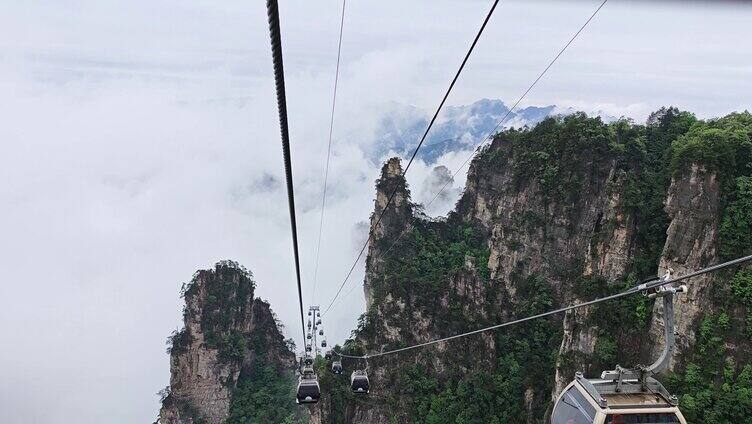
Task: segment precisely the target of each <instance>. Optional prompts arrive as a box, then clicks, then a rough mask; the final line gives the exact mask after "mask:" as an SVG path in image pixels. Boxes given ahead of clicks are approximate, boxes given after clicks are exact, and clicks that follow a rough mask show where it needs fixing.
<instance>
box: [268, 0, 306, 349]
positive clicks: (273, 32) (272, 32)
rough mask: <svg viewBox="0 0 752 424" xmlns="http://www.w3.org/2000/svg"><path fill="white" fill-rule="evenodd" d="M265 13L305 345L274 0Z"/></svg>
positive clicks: (293, 195)
mask: <svg viewBox="0 0 752 424" xmlns="http://www.w3.org/2000/svg"><path fill="white" fill-rule="evenodd" d="M266 12H267V16H268V18H269V37H270V38H271V45H272V60H273V63H274V84H275V87H276V91H277V108H278V109H279V131H280V135H281V137H282V156H283V160H284V163H285V179H286V180H287V205H288V208H289V209H290V229H291V231H292V249H293V256H294V258H295V277H296V279H297V283H298V302H299V303H300V325H301V328H302V330H303V343H305V336H306V327H305V317H304V314H303V290H302V285H301V282H300V255H299V254H298V225H297V222H296V219H295V191H294V190H293V184H292V182H293V180H292V161H291V159H290V131H289V129H288V126H287V96H286V95H285V70H284V66H283V63H282V35H281V31H280V26H279V6H278V4H277V0H266Z"/></svg>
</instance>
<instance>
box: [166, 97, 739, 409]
mask: <svg viewBox="0 0 752 424" xmlns="http://www.w3.org/2000/svg"><path fill="white" fill-rule="evenodd" d="M401 171H402V168H401V163H400V160H399V159H397V158H393V159H390V160H389V161H388V162H387V163H386V164H384V166H383V168H382V172H381V176H380V178H379V179H378V180H377V181H376V198H375V209H374V213H373V215H372V217H371V228H370V231H371V232H372V234H373V236H374V237H373V239H372V241H371V243H370V245H369V246H368V256H367V260H366V276H365V281H364V291H365V296H366V300H367V311H366V313H365V314H363V315H362V316H361V318H360V320H359V321H358V323H357V324H356V323H353V327H355V330H354V332H353V337H352V339H350V340H348V341H346V342H345V343H344V345H343V346H341V347H340V346H338V347H337V349H341V351H342V352H344V353H349V354H353V355H362V354H364V353H373V352H379V351H384V350H388V349H393V348H398V347H403V346H407V345H410V344H413V343H419V342H424V341H428V340H431V339H436V338H440V337H444V336H449V335H453V334H457V333H460V332H464V331H468V330H474V329H478V328H481V327H484V326H488V325H492V324H496V323H500V322H504V321H509V320H512V319H515V318H521V317H526V316H530V315H533V314H537V313H540V312H544V311H548V310H551V309H554V308H557V307H560V306H564V305H568V304H571V303H575V302H579V301H584V300H590V299H593V298H596V297H599V296H603V295H607V294H610V293H616V292H620V291H623V290H625V289H626V288H629V287H633V286H635V285H636V284H637V283H638V282H639V281H640V280H642V279H643V278H645V277H650V276H653V275H663V274H664V273H665V272H666V271H667V270H668V269H672V270H673V273H674V275H681V274H685V273H687V272H689V271H693V270H696V269H699V268H702V267H705V266H708V265H712V264H715V263H718V262H721V261H724V260H727V259H732V258H735V257H738V256H741V255H743V254H749V253H752V114H750V113H747V112H744V113H735V114H731V115H728V116H726V117H723V118H720V119H714V120H708V121H702V120H698V119H696V118H695V117H694V116H693V115H692V114H691V113H688V112H682V111H679V110H677V109H675V108H669V109H665V108H664V109H661V110H659V111H657V112H655V113H653V114H652V115H651V116H650V117H649V119H648V120H647V122H646V123H645V124H635V123H633V122H630V121H627V120H618V121H614V122H604V121H603V120H602V119H601V118H598V117H588V116H586V115H585V114H582V113H575V114H571V115H568V116H563V117H562V116H558V117H548V118H545V119H543V120H542V121H541V122H540V123H538V124H537V125H536V126H534V127H532V128H523V129H508V130H504V131H503V132H500V133H498V134H497V135H496V136H495V137H494V139H493V142H492V143H490V144H489V145H488V146H487V147H485V148H484V149H482V150H481V151H480V152H479V153H478V155H477V156H476V157H475V158H474V160H473V161H472V163H471V165H470V168H469V171H468V177H467V184H466V187H465V190H464V193H463V194H462V197H461V198H460V200H459V201H458V202H457V205H456V208H455V209H454V210H453V211H451V212H450V213H449V214H448V216H446V217H444V218H442V219H436V218H430V217H428V216H426V215H425V213H424V212H423V210H422V207H421V205H418V204H415V203H413V202H412V201H411V197H410V190H409V187H408V186H407V184H406V181H405V179H404V178H403V177H401ZM394 190H396V193H397V194H396V196H395V198H394V200H393V202H392V203H391V204H389V206H388V208H387V210H386V211H385V213H384V217H383V219H382V220H381V222H379V223H378V225H377V222H376V221H377V217H378V216H379V214H380V213H381V212H382V211H384V209H385V208H386V207H387V198H388V196H389V195H390V194H391V193H392V192H393V191H394ZM395 242H396V244H394V243H395ZM254 287H255V283H254V282H253V280H252V277H251V274H250V273H249V272H247V271H246V270H244V269H243V268H242V267H240V266H239V265H237V264H235V263H232V262H223V263H219V264H217V266H216V267H215V269H213V270H206V271H199V272H198V273H197V274H196V275H195V277H194V279H193V281H192V282H191V283H189V284H188V285H186V286H185V289H184V297H185V300H186V307H185V312H184V317H185V328H184V329H183V330H181V331H180V332H177V333H175V334H174V335H173V336H172V337H171V339H170V350H171V374H172V378H171V386H170V390H168V391H166V392H165V393H164V394H165V396H166V397H165V398H164V402H163V408H162V410H161V413H160V416H161V422H162V423H170V424H178V423H181V424H182V423H201V422H206V423H211V424H215V423H221V422H230V423H240V422H248V423H276V422H287V423H294V422H300V421H301V420H303V421H307V420H310V422H312V423H320V424H323V423H358V424H360V423H363V424H365V423H374V424H386V423H497V424H503V423H543V422H546V420H547V417H548V415H549V414H550V408H551V404H552V399H554V397H555V396H556V395H557V394H558V392H559V391H560V390H561V389H562V387H563V386H564V385H565V384H567V383H568V382H569V381H571V379H572V378H573V376H574V373H575V372H576V371H584V372H585V374H586V375H587V376H591V377H594V376H597V375H599V374H600V372H601V371H602V370H605V369H613V368H614V366H615V365H617V364H621V365H625V366H634V365H637V364H647V363H650V362H652V360H653V359H654V358H655V357H656V356H657V354H658V353H659V352H660V349H661V348H662V343H663V341H662V329H663V311H662V308H661V306H660V305H659V304H656V303H655V302H654V301H653V300H651V299H649V298H647V297H644V296H632V297H626V298H622V299H620V300H616V301H613V302H610V303H603V304H599V305H595V306H591V307H588V308H583V309H578V310H575V311H570V313H567V314H566V315H561V316H554V317H550V318H548V319H540V320H536V321H531V322H528V323H525V324H522V325H518V326H513V327H508V328H505V329H500V330H497V331H493V332H485V333H482V334H477V335H474V336H470V337H466V338H462V339H456V340H453V341H450V342H445V343H441V344H438V345H436V346H433V347H427V348H423V349H419V350H414V351H410V352H405V353H400V354H396V355H390V356H386V357H379V358H373V359H370V360H369V361H368V362H367V363H366V362H364V361H360V362H356V361H354V360H348V359H344V360H343V365H344V367H345V370H347V371H348V372H349V371H350V370H352V369H355V368H356V367H358V368H362V367H365V368H367V370H368V373H369V377H370V378H371V393H370V395H368V396H366V397H359V398H355V397H354V396H353V395H352V394H351V392H350V390H349V378H347V373H345V374H344V375H342V376H335V375H333V374H331V373H330V372H329V371H328V367H329V364H328V363H327V362H326V361H325V360H324V359H323V358H317V360H316V363H315V366H316V367H317V370H318V375H319V381H320V384H321V389H322V394H323V396H322V399H321V401H320V402H319V403H318V404H317V405H316V406H313V407H296V406H295V405H294V396H293V393H292V390H293V387H294V380H293V374H292V369H293V368H292V367H293V366H294V356H293V353H292V351H291V350H290V348H289V347H288V345H287V344H286V343H285V341H284V340H283V337H282V335H281V334H280V332H279V329H278V328H277V325H276V323H275V320H274V317H273V315H272V313H271V311H270V309H269V306H268V304H266V303H264V302H262V301H260V300H259V299H254V297H253V296H254V295H253V291H254ZM688 287H689V292H688V293H687V294H685V295H682V296H679V297H678V298H677V300H676V306H675V309H676V311H675V312H676V313H675V319H676V325H677V331H678V337H677V345H678V348H677V350H676V352H675V355H674V357H673V360H672V362H671V367H670V369H669V371H668V372H666V373H664V374H662V375H659V376H658V378H659V379H660V380H661V381H662V382H663V383H664V385H666V386H667V388H668V389H669V390H670V391H671V392H672V393H674V394H676V395H677V396H678V397H679V400H680V407H681V408H682V410H683V413H684V415H685V416H686V418H687V419H688V420H689V422H691V423H697V424H699V423H735V424H736V423H749V422H752V419H751V418H750V417H752V363H750V358H751V357H752V268H746V269H745V268H729V269H727V270H725V271H722V272H718V273H715V274H712V275H707V276H703V277H699V278H695V279H692V280H691V281H689V282H688ZM303 412H305V413H307V414H306V415H305V416H303V415H301V414H302V413H303Z"/></svg>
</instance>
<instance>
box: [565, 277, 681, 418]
mask: <svg viewBox="0 0 752 424" xmlns="http://www.w3.org/2000/svg"><path fill="white" fill-rule="evenodd" d="M670 275H671V269H669V270H668V271H667V273H666V276H665V277H664V278H663V281H667V280H668V279H669V278H670ZM686 292H687V288H686V287H685V286H676V285H671V286H669V285H665V286H660V287H658V289H657V290H656V291H655V292H654V293H650V294H649V295H648V297H652V298H661V299H662V300H663V317H664V326H663V332H664V337H665V339H666V343H665V344H664V346H663V351H662V352H661V356H660V357H659V358H658V359H657V360H656V361H655V362H654V363H653V364H651V365H649V366H647V367H645V366H638V367H635V368H623V367H620V366H618V365H617V366H616V369H615V370H612V371H603V373H602V374H601V378H600V379H593V380H588V379H587V378H585V377H584V376H583V375H582V373H579V372H578V373H577V374H576V375H575V379H574V381H573V382H571V383H569V385H568V386H567V387H565V388H564V391H563V392H562V393H561V395H559V397H558V399H556V404H554V410H553V413H552V414H551V424H632V423H641V424H658V423H674V424H687V421H686V420H685V419H684V417H683V416H682V413H681V411H679V408H678V407H677V406H676V405H677V404H678V403H679V402H678V399H677V398H676V396H672V395H671V394H669V392H668V391H667V390H666V388H665V387H663V385H662V384H661V383H660V381H658V380H656V379H654V378H653V377H652V376H653V375H655V374H657V373H660V372H662V371H664V370H666V368H667V367H668V364H669V361H670V360H671V355H672V353H673V352H674V344H675V340H676V334H675V333H674V295H676V294H681V293H686Z"/></svg>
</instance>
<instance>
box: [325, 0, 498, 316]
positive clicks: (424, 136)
mask: <svg viewBox="0 0 752 424" xmlns="http://www.w3.org/2000/svg"><path fill="white" fill-rule="evenodd" d="M499 1H500V0H495V1H494V2H493V4H492V5H491V9H490V10H489V11H488V14H487V15H486V18H485V19H484V20H483V24H482V25H481V26H480V29H479V30H478V33H477V34H475V38H474V39H473V42H472V43H471V44H470V48H469V49H468V51H467V53H465V57H464V58H463V59H462V63H461V64H460V67H459V68H458V69H457V72H456V73H455V74H454V78H452V82H451V83H450V84H449V88H447V90H446V92H445V93H444V97H443V98H442V99H441V102H440V103H439V107H437V108H436V112H434V114H433V117H432V118H431V121H430V122H429V123H428V126H427V127H426V130H425V132H424V133H423V136H422V137H421V138H420V141H419V142H418V145H417V146H416V147H415V150H414V151H413V153H412V155H411V156H410V160H409V161H408V162H407V165H406V166H405V169H404V170H402V174H401V177H403V178H404V177H405V174H407V171H408V170H409V169H410V166H411V165H412V163H413V161H414V160H415V157H416V156H417V155H418V151H419V150H420V148H421V147H422V146H423V143H424V142H425V141H426V137H427V136H428V133H429V132H430V131H431V127H433V124H434V122H436V118H438V116H439V112H441V109H442V108H443V107H444V103H446V100H447V98H448V97H449V94H450V93H451V92H452V89H453V88H454V84H455V83H456V82H457V80H458V79H459V77H460V74H461V73H462V70H463V69H464V68H465V65H466V64H467V61H468V59H470V55H471V54H472V53H473V50H474V49H475V45H476V44H477V43H478V40H479V39H480V36H481V34H483V30H485V29H486V25H487V24H488V21H489V20H490V19H491V15H493V13H494V11H495V10H496V6H498V4H499ZM397 189H398V187H395V188H394V190H392V193H391V194H390V195H389V197H388V198H387V201H386V205H384V209H383V210H382V211H381V213H380V214H379V217H378V218H377V219H376V224H374V227H377V226H378V225H379V223H380V222H381V219H382V218H383V217H384V213H385V212H386V210H387V209H388V208H389V205H390V204H391V203H392V200H394V196H395V195H396V194H397ZM372 238H373V233H371V232H369V234H368V239H367V240H366V242H365V243H363V247H362V248H361V249H360V252H358V256H357V257H356V258H355V262H353V264H352V266H351V267H350V270H349V271H348V272H347V275H346V276H345V279H344V280H343V281H342V284H341V285H340V286H339V289H338V290H337V293H336V294H335V295H334V298H332V301H331V302H330V303H329V305H328V306H327V307H326V309H325V310H324V312H323V313H322V315H325V314H326V313H327V312H328V311H329V309H330V308H331V307H332V305H333V304H334V302H335V301H336V300H337V297H338V296H339V295H340V293H341V292H342V288H343V287H344V286H345V283H347V280H348V279H349V278H350V275H352V273H353V270H355V266H357V264H358V261H360V258H361V257H362V256H363V252H365V250H366V247H368V243H369V242H370V241H371V239H372Z"/></svg>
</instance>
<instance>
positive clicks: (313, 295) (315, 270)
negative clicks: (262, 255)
mask: <svg viewBox="0 0 752 424" xmlns="http://www.w3.org/2000/svg"><path fill="white" fill-rule="evenodd" d="M346 3H347V0H342V16H341V18H340V21H339V42H338V43H337V66H336V67H335V68H334V94H332V113H331V118H330V119H329V142H328V143H327V145H326V166H325V168H324V189H323V193H322V194H321V216H320V219H319V237H318V241H317V242H316V262H315V266H314V268H313V290H312V291H311V303H313V302H314V301H315V300H316V282H317V281H318V274H319V253H320V252H321V234H322V231H323V229H324V210H325V209H326V188H327V181H328V179H329V161H330V158H331V155H332V133H333V131H334V107H335V105H336V104H337V85H338V82H339V61H340V56H341V54H342V32H343V30H344V27H345V5H346Z"/></svg>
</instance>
